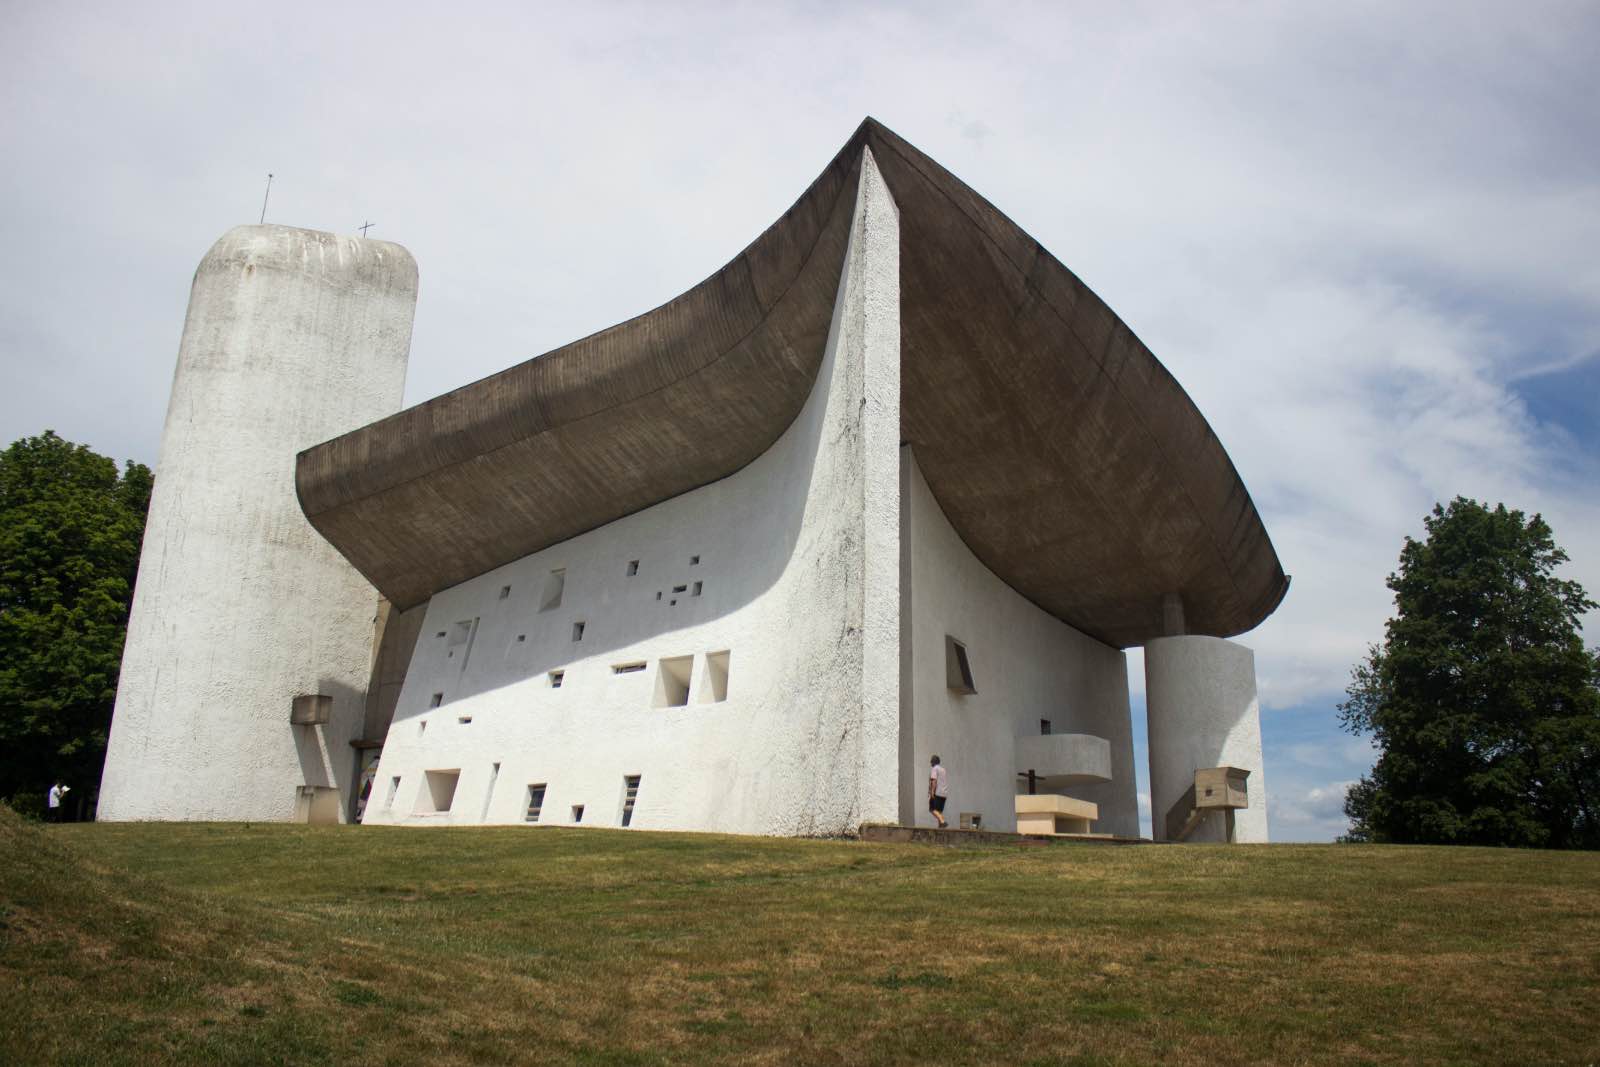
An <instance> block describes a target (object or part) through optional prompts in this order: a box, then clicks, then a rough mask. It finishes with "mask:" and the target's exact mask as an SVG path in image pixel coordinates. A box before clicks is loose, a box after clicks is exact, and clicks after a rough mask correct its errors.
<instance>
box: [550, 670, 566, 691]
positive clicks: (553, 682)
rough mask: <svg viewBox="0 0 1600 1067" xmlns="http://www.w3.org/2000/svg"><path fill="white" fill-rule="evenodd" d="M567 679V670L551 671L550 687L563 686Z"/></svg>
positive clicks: (558, 687) (557, 687)
mask: <svg viewBox="0 0 1600 1067" xmlns="http://www.w3.org/2000/svg"><path fill="white" fill-rule="evenodd" d="M566 680H567V672H566V671H551V672H550V688H551V689H560V688H561V683H562V682H564V681H566Z"/></svg>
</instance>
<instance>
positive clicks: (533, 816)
mask: <svg viewBox="0 0 1600 1067" xmlns="http://www.w3.org/2000/svg"><path fill="white" fill-rule="evenodd" d="M543 811H544V783H543V782H537V783H535V784H533V785H530V786H529V787H528V813H527V814H526V815H524V816H523V817H522V821H523V822H538V821H539V815H540V813H541V812H543Z"/></svg>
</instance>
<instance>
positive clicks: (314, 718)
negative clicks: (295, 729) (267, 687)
mask: <svg viewBox="0 0 1600 1067" xmlns="http://www.w3.org/2000/svg"><path fill="white" fill-rule="evenodd" d="M331 718H333V698H332V697H331V696H328V695H327V694H325V693H311V694H308V695H305V696H297V697H295V698H294V707H293V708H292V709H291V710H290V712H289V721H290V722H291V723H293V724H294V725H296V726H326V725H327V724H328V720H329V719H331Z"/></svg>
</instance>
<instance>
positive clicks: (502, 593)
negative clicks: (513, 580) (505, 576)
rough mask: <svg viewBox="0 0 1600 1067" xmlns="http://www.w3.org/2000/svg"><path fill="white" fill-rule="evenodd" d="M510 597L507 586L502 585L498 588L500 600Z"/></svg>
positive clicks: (509, 589) (509, 588)
mask: <svg viewBox="0 0 1600 1067" xmlns="http://www.w3.org/2000/svg"><path fill="white" fill-rule="evenodd" d="M510 595H511V587H510V586H509V585H502V586H501V587H500V599H501V600H504V599H505V598H506V597H508V596H510Z"/></svg>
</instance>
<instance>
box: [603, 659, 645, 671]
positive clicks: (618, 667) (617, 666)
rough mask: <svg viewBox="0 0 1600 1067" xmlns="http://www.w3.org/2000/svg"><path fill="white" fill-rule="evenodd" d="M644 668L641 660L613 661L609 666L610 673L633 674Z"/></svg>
mask: <svg viewBox="0 0 1600 1067" xmlns="http://www.w3.org/2000/svg"><path fill="white" fill-rule="evenodd" d="M644 668H645V662H644V661H643V660H640V661H639V662H637V663H614V664H612V666H611V673H612V674H635V673H637V672H639V671H642V670H644Z"/></svg>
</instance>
